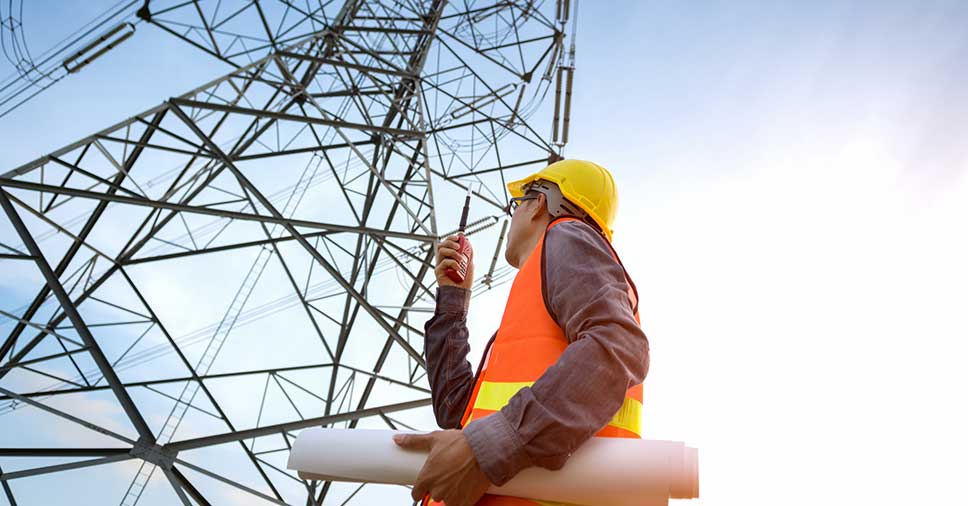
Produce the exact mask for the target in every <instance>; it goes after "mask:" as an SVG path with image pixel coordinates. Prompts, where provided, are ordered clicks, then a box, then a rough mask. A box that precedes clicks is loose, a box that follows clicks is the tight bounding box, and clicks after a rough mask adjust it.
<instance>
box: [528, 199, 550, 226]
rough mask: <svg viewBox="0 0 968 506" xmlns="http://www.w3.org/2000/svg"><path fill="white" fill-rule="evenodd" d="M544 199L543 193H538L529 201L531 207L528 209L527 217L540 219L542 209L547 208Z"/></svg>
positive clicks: (533, 219)
mask: <svg viewBox="0 0 968 506" xmlns="http://www.w3.org/2000/svg"><path fill="white" fill-rule="evenodd" d="M545 199H546V197H545V194H544V193H539V194H538V198H536V199H534V200H532V201H530V203H531V204H533V205H532V206H531V209H528V215H529V216H528V217H529V218H531V220H532V221H536V220H538V219H541V217H542V216H543V214H544V213H542V211H544V210H545V209H548V203H547V202H546V200H545Z"/></svg>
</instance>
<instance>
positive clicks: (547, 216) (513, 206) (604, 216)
mask: <svg viewBox="0 0 968 506" xmlns="http://www.w3.org/2000/svg"><path fill="white" fill-rule="evenodd" d="M507 186H508V190H509V191H510V193H511V197H512V198H511V202H510V203H509V204H508V210H509V212H511V213H512V214H511V216H512V218H511V227H510V229H509V231H508V244H507V249H506V250H505V252H504V257H505V259H506V260H507V261H508V263H509V264H511V265H512V266H514V267H518V268H520V267H521V266H522V265H524V261H525V260H527V258H528V256H529V255H530V254H531V251H532V250H533V249H534V247H535V246H536V245H537V243H538V239H540V237H541V235H542V234H544V231H545V229H546V228H547V226H548V223H549V222H550V221H551V220H553V219H555V218H558V217H561V216H574V217H576V218H579V219H581V220H584V221H585V222H587V223H589V224H590V225H592V226H593V227H595V228H596V229H597V230H599V231H600V232H601V233H602V235H604V236H605V237H606V238H607V239H608V240H609V241H611V239H612V228H611V227H612V222H613V221H614V219H615V214H616V210H617V209H618V192H617V191H616V188H615V181H614V179H612V175H611V174H610V173H609V172H608V171H607V170H606V169H605V168H604V167H601V166H600V165H597V164H594V163H591V162H586V161H582V160H562V161H559V162H555V163H553V164H551V165H549V166H547V167H545V168H544V169H542V170H541V171H539V172H537V173H535V174H532V175H530V176H528V177H526V178H524V179H520V180H518V181H514V182H512V183H508V185H507Z"/></svg>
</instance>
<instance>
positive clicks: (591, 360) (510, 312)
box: [395, 160, 649, 506]
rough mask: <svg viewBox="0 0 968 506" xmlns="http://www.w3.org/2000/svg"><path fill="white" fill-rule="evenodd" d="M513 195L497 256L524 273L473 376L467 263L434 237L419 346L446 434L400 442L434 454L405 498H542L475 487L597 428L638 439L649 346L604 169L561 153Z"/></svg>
mask: <svg viewBox="0 0 968 506" xmlns="http://www.w3.org/2000/svg"><path fill="white" fill-rule="evenodd" d="M508 189H509V190H510V192H511V195H512V197H513V198H512V199H511V202H510V203H509V204H508V212H509V213H512V211H513V213H512V219H511V226H510V229H509V232H508V243H507V250H506V251H505V258H506V259H507V261H508V263H509V264H510V265H512V266H514V267H516V268H518V269H519V271H518V273H517V275H516V277H515V279H514V282H513V284H512V286H511V293H510V294H509V296H508V302H507V305H506V307H505V310H504V315H503V317H502V319H501V324H500V327H499V329H498V331H497V333H496V334H495V336H494V337H492V340H491V342H489V343H488V349H487V350H485V353H484V358H483V359H482V363H481V367H480V368H479V370H478V373H477V374H476V375H475V374H473V372H472V369H471V364H470V363H469V362H468V361H467V360H466V356H467V353H468V350H469V346H468V343H467V339H468V332H467V326H466V317H467V310H468V305H469V301H470V294H471V292H470V289H471V287H472V285H473V279H474V278H473V275H474V269H473V262H472V260H473V258H467V259H464V258H463V257H462V255H461V254H460V253H458V242H457V241H458V237H457V236H451V237H448V238H447V239H446V240H444V241H443V242H441V243H440V244H439V245H438V250H437V266H436V271H435V272H436V276H437V284H438V288H437V308H436V311H435V313H434V316H433V318H431V319H430V320H429V321H428V322H427V323H426V325H425V335H426V345H425V350H426V353H427V367H428V378H429V381H430V387H431V391H432V397H433V406H434V414H435V415H436V418H437V423H438V425H440V427H441V428H443V429H447V430H442V431H435V432H432V433H430V434H425V435H402V436H397V437H396V439H395V440H396V442H397V444H398V445H400V446H402V447H405V448H411V449H420V450H425V451H429V455H428V458H427V461H426V463H425V464H424V467H423V469H421V471H420V474H419V476H418V477H417V482H416V484H415V485H414V488H413V491H412V495H413V498H414V500H420V499H425V500H426V499H427V498H428V496H429V497H430V498H433V500H434V501H443V502H444V503H446V505H447V506H471V505H475V504H476V505H478V506H485V505H486V506H523V505H529V506H535V505H538V504H548V503H538V502H536V501H531V500H527V499H520V498H514V497H507V496H499V495H491V494H484V492H485V491H486V490H487V488H488V487H490V486H491V484H494V485H502V484H504V483H505V482H507V481H508V480H510V479H511V478H512V477H514V476H515V475H516V474H517V473H518V472H519V471H520V470H521V469H524V468H526V467H529V466H535V465H536V466H541V467H545V468H548V469H560V468H561V466H563V465H564V463H565V461H566V460H567V459H568V457H569V456H570V455H571V454H572V452H574V451H575V450H576V449H577V448H578V447H579V446H581V444H582V443H584V442H585V441H586V440H588V438H590V437H592V436H600V437H635V438H638V437H641V429H640V420H641V406H642V381H643V379H644V378H645V376H646V374H647V372H648V368H649V343H648V340H647V339H646V337H645V334H644V333H643V332H642V329H641V327H640V326H639V322H638V308H637V305H638V303H637V296H636V294H635V287H634V285H633V284H632V281H631V279H629V277H628V275H627V273H626V272H625V269H624V268H623V267H622V264H621V262H620V261H619V259H618V256H617V255H616V254H615V252H614V250H613V249H612V247H611V236H612V228H611V227H612V223H613V221H614V218H615V214H616V210H617V203H618V195H617V191H616V187H615V182H614V180H613V179H612V175H611V174H610V173H609V172H608V171H607V170H605V169H604V168H603V167H600V166H598V165H596V164H594V163H591V162H585V161H580V160H562V161H559V162H556V163H553V164H551V165H549V166H548V167H546V168H545V169H543V170H541V171H539V172H538V173H536V174H533V175H531V176H529V177H527V178H524V179H522V180H519V181H515V182H513V183H510V184H508ZM470 256H471V257H473V254H471V255H470ZM462 260H464V261H467V262H468V264H469V265H468V269H467V276H466V277H465V279H464V282H463V283H455V282H453V281H452V280H451V279H450V278H449V277H448V276H447V275H446V272H445V271H446V269H447V268H452V269H454V268H457V266H458V264H459V262H461V261H462Z"/></svg>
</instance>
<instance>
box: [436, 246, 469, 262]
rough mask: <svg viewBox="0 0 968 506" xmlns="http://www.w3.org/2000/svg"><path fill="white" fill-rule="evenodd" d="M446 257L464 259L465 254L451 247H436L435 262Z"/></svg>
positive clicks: (465, 257)
mask: <svg viewBox="0 0 968 506" xmlns="http://www.w3.org/2000/svg"><path fill="white" fill-rule="evenodd" d="M446 258H454V259H457V260H462V259H463V260H466V259H467V255H465V254H463V253H461V252H459V251H457V250H456V249H453V248H446V247H440V248H438V249H437V263H440V262H441V261H442V260H444V259H446Z"/></svg>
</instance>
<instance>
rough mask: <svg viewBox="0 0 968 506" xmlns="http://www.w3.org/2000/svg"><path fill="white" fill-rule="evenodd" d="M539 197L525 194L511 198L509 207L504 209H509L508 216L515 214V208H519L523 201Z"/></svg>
mask: <svg viewBox="0 0 968 506" xmlns="http://www.w3.org/2000/svg"><path fill="white" fill-rule="evenodd" d="M537 198H538V197H537V196H533V195H532V196H524V197H512V198H511V200H509V201H508V205H507V207H505V208H504V210H505V211H507V213H508V216H511V215H512V214H514V210H515V209H517V208H518V205H520V204H521V202H524V201H525V200H537Z"/></svg>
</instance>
